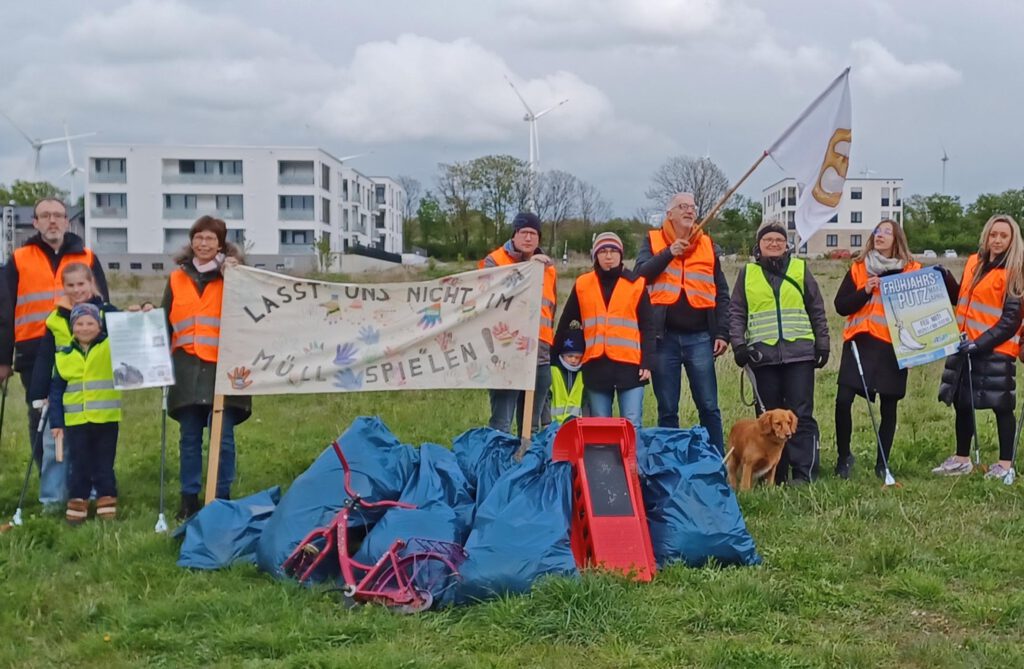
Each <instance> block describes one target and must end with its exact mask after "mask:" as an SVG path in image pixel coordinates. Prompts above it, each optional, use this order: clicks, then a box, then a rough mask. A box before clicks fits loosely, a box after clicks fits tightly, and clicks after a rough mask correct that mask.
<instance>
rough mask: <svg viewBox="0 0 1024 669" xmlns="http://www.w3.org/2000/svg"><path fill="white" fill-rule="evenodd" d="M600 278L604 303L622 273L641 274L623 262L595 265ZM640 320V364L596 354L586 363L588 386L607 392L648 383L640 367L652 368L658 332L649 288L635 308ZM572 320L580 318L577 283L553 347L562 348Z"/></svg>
mask: <svg viewBox="0 0 1024 669" xmlns="http://www.w3.org/2000/svg"><path fill="white" fill-rule="evenodd" d="M594 271H595V272H597V277H598V280H599V281H600V284H601V294H602V295H603V296H604V303H605V304H608V302H610V301H611V297H612V291H613V290H614V289H615V283H616V282H617V281H618V279H619V276H620V275H621V276H622V277H623V278H625V279H629V280H630V281H632V280H635V279H636V278H638V277H637V276H636V275H635V274H634V273H633V272H630V271H629V270H628V269H625V268H624V267H622V266H621V265H620V266H619V267H618V268H617V269H614V270H611V271H609V272H604V271H602V270H601V269H600V268H598V267H597V266H596V265H595V267H594ZM636 315H637V324H638V325H639V326H640V364H639V365H630V364H628V363H625V362H617V361H615V360H612V359H610V358H608V357H606V356H601V357H600V358H595V359H594V360H590V361H588V362H587V363H585V364H584V365H583V369H582V372H583V385H584V387H585V388H587V389H589V390H598V391H602V392H608V391H611V390H629V389H630V388H636V387H637V386H642V385H646V384H647V381H644V382H643V383H641V382H640V380H639V376H640V370H641V369H648V370H649V369H652V368H653V367H654V362H655V360H654V359H655V355H656V354H655V335H654V314H653V311H652V309H651V300H650V298H649V297H648V296H647V291H646V290H645V291H643V293H642V294H641V296H640V304H639V305H638V306H637V310H636ZM573 321H580V322H581V323H582V319H581V318H580V302H579V299H578V298H577V297H576V286H575V285H573V287H572V290H571V291H569V298H568V299H567V300H566V301H565V308H564V309H563V310H562V317H561V318H560V319H559V320H558V329H557V330H556V332H555V347H554V350H556V351H560V350H562V338H563V337H564V336H565V334H566V332H567V331H568V329H569V324H570V323H572V322H573Z"/></svg>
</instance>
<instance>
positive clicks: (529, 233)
mask: <svg viewBox="0 0 1024 669" xmlns="http://www.w3.org/2000/svg"><path fill="white" fill-rule="evenodd" d="M516 234H517V235H524V236H526V237H539V236H540V233H539V232H537V231H536V230H534V229H533V228H519V229H518V230H516Z"/></svg>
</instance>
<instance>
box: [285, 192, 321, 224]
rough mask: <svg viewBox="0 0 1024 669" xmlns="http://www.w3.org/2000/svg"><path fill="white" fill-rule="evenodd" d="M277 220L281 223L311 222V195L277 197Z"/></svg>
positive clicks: (312, 216)
mask: <svg viewBox="0 0 1024 669" xmlns="http://www.w3.org/2000/svg"><path fill="white" fill-rule="evenodd" d="M277 202H278V204H277V218H278V220H281V221H312V220H314V215H315V212H314V210H313V196H312V195H279V196H278V198H277Z"/></svg>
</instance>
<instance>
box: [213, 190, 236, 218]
mask: <svg viewBox="0 0 1024 669" xmlns="http://www.w3.org/2000/svg"><path fill="white" fill-rule="evenodd" d="M214 201H215V202H216V207H217V211H218V212H222V213H228V214H231V217H232V218H241V217H242V196H241V195H217V196H215V197H214Z"/></svg>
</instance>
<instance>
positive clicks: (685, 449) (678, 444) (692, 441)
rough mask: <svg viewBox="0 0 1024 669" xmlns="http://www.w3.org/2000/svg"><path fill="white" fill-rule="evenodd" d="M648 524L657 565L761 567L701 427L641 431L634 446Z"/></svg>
mask: <svg viewBox="0 0 1024 669" xmlns="http://www.w3.org/2000/svg"><path fill="white" fill-rule="evenodd" d="M637 465H638V467H639V469H640V473H641V475H642V477H641V487H642V491H643V497H644V507H645V509H646V511H647V524H648V526H649V527H650V530H651V542H652V543H653V545H654V557H655V559H656V560H657V561H658V565H659V566H664V565H666V564H668V563H670V562H674V561H678V560H682V561H684V562H685V563H686V564H687V565H690V566H692V567H696V566H700V565H703V564H705V563H706V562H707V561H708V560H710V559H712V558H714V559H715V560H716V561H717V562H718V563H720V564H726V565H755V564H760V563H761V557H760V556H759V555H758V554H757V549H756V548H755V546H754V540H753V538H752V537H751V536H750V533H749V532H748V531H747V525H746V523H745V522H744V520H743V514H742V513H741V512H740V506H739V502H738V501H737V500H736V495H735V494H734V493H733V490H732V488H730V487H729V483H728V481H727V480H726V474H725V467H724V465H723V464H722V457H721V455H719V454H718V452H717V451H716V450H715V448H714V447H713V446H711V444H710V443H709V442H708V433H707V431H706V430H705V429H704V428H702V427H695V428H691V429H689V430H677V429H670V428H644V429H642V430H640V440H639V443H638V444H637Z"/></svg>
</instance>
